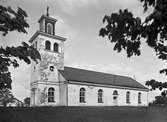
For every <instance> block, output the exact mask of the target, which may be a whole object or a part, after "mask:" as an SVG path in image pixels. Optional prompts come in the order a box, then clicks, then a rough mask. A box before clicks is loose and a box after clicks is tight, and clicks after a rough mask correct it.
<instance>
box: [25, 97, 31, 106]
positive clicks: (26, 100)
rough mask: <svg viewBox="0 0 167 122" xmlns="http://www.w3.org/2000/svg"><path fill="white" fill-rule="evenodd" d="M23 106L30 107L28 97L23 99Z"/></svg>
mask: <svg viewBox="0 0 167 122" xmlns="http://www.w3.org/2000/svg"><path fill="white" fill-rule="evenodd" d="M24 104H25V106H27V107H28V106H30V97H26V98H25V99H24Z"/></svg>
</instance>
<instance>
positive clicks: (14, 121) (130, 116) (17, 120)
mask: <svg viewBox="0 0 167 122" xmlns="http://www.w3.org/2000/svg"><path fill="white" fill-rule="evenodd" d="M0 122H167V107H148V108H147V107H34V108H18V107H17V108H15V107H13V108H12V107H10V108H0Z"/></svg>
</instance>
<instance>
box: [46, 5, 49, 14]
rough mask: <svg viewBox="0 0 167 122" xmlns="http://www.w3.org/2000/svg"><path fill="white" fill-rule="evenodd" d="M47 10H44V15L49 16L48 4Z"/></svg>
mask: <svg viewBox="0 0 167 122" xmlns="http://www.w3.org/2000/svg"><path fill="white" fill-rule="evenodd" d="M46 10H47V12H46V16H49V6H47V9H46Z"/></svg>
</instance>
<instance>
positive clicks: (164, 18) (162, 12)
mask: <svg viewBox="0 0 167 122" xmlns="http://www.w3.org/2000/svg"><path fill="white" fill-rule="evenodd" d="M139 1H140V2H141V4H142V5H143V10H144V13H146V12H147V10H148V9H151V8H152V9H153V10H152V12H151V13H150V14H149V15H148V16H147V17H146V18H145V19H144V20H143V21H142V20H141V18H140V17H136V16H134V15H133V13H132V12H130V11H128V9H124V10H119V12H118V13H112V14H111V15H105V16H104V18H103V23H104V24H105V26H104V27H102V28H101V29H100V31H99V36H102V37H108V39H109V40H110V41H111V43H114V50H115V51H117V52H121V51H122V50H124V51H125V52H126V54H127V57H129V58H130V57H131V56H134V55H136V56H139V55H140V54H141V48H140V46H141V43H142V41H143V42H144V41H145V42H146V44H147V45H148V47H151V48H152V49H154V51H155V53H156V55H157V57H158V58H159V59H161V60H167V41H166V40H167V0H139ZM160 73H165V74H167V68H164V69H162V70H160ZM166 84H167V83H161V82H158V81H155V80H150V81H147V82H146V85H148V86H151V87H152V89H156V88H159V89H162V88H166V87H167V86H166Z"/></svg>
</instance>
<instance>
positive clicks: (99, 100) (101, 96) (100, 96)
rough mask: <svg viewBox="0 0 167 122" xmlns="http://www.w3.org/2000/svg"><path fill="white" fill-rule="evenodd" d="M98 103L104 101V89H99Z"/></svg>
mask: <svg viewBox="0 0 167 122" xmlns="http://www.w3.org/2000/svg"><path fill="white" fill-rule="evenodd" d="M98 103H103V90H102V89H99V90H98Z"/></svg>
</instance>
